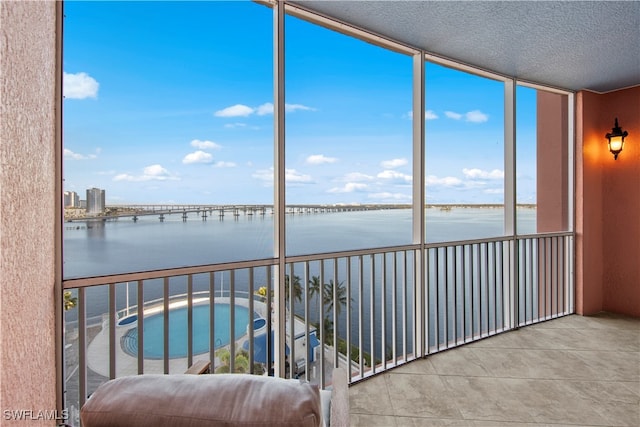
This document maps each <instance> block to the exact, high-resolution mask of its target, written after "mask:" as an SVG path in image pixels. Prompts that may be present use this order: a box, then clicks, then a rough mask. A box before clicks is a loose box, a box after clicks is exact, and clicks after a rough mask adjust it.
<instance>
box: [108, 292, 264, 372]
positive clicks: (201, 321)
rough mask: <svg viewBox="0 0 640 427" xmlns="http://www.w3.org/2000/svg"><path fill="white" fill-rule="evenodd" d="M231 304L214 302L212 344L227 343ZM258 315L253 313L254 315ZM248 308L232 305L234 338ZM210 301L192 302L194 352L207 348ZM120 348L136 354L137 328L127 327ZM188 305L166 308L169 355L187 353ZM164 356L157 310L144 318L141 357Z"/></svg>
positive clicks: (243, 328)
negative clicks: (142, 355) (142, 353)
mask: <svg viewBox="0 0 640 427" xmlns="http://www.w3.org/2000/svg"><path fill="white" fill-rule="evenodd" d="M229 314H230V305H229V304H223V303H215V304H214V320H215V326H214V327H215V330H214V339H215V345H214V348H216V349H217V348H220V347H223V346H225V345H227V344H229V342H230V340H229V335H230V334H229V333H230V327H229ZM257 317H259V315H257V314H254V318H257ZM248 324H249V309H248V308H247V307H243V306H238V305H236V306H235V324H234V337H235V339H236V340H237V339H238V338H240V337H242V336H243V335H245V334H246V332H247V325H248ZM209 325H210V322H209V304H208V303H207V304H198V305H195V306H193V354H201V353H206V352H208V351H209ZM120 342H121V344H122V349H123V350H124V351H125V353H127V354H129V355H131V356H137V354H138V328H137V327H134V328H131V329H129V330H128V331H127V332H126V333H125V335H124V336H123V337H122V339H121V341H120ZM187 345H188V342H187V307H180V308H175V309H171V310H169V358H170V359H175V358H180V357H187ZM163 357H164V314H163V313H158V314H153V315H151V316H147V317H145V318H144V358H145V359H162V358H163Z"/></svg>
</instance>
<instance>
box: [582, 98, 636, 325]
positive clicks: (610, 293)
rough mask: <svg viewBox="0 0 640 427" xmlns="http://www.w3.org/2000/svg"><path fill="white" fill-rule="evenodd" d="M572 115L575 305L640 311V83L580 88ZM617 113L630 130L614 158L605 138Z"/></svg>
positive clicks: (586, 308)
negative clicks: (601, 90) (612, 87)
mask: <svg viewBox="0 0 640 427" xmlns="http://www.w3.org/2000/svg"><path fill="white" fill-rule="evenodd" d="M576 115H577V117H578V123H577V126H576V137H577V139H576V140H577V144H578V147H579V148H581V149H582V150H581V152H582V156H578V162H577V163H578V164H577V168H576V178H577V203H576V209H577V223H576V225H577V232H578V239H577V250H578V257H577V265H576V267H577V270H576V273H577V276H576V284H577V301H576V302H577V310H578V312H579V313H582V314H591V313H595V312H598V311H600V310H606V311H613V312H616V313H624V314H629V315H633V316H640V220H639V219H638V218H639V214H638V213H639V212H640V87H635V88H631V89H625V90H619V91H615V92H611V93H607V94H602V95H600V94H594V93H591V92H580V93H578V103H577V108H576ZM616 117H617V118H618V120H619V123H620V125H621V127H622V128H623V129H624V130H627V131H628V132H629V137H628V138H627V143H626V144H625V147H624V151H623V152H622V153H621V154H620V155H619V156H618V160H614V159H613V155H612V154H611V153H610V152H609V151H608V148H607V144H606V139H605V137H604V135H605V134H606V133H607V132H611V128H612V127H613V125H614V119H615V118H616ZM578 152H579V153H580V150H578Z"/></svg>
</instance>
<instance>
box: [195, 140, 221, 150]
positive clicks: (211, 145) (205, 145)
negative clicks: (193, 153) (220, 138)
mask: <svg viewBox="0 0 640 427" xmlns="http://www.w3.org/2000/svg"><path fill="white" fill-rule="evenodd" d="M191 146H192V147H194V148H199V149H201V150H219V149H221V148H222V146H221V145H220V144H218V143H215V142H213V141H200V140H199V139H194V140H193V141H191Z"/></svg>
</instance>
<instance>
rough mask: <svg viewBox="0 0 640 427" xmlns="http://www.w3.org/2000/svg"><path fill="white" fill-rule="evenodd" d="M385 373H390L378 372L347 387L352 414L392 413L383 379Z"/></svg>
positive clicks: (390, 414) (385, 383)
mask: <svg viewBox="0 0 640 427" xmlns="http://www.w3.org/2000/svg"><path fill="white" fill-rule="evenodd" d="M387 375H390V374H388V373H387V374H379V375H377V376H375V377H373V378H369V379H368V380H365V381H361V382H359V383H357V384H355V385H352V386H351V387H349V406H350V411H351V413H352V414H363V415H389V416H392V415H393V414H394V412H393V406H391V400H390V399H389V390H388V388H387V382H386V381H385V377H386V376H387Z"/></svg>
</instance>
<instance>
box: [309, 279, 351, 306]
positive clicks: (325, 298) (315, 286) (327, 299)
mask: <svg viewBox="0 0 640 427" xmlns="http://www.w3.org/2000/svg"><path fill="white" fill-rule="evenodd" d="M334 287H335V288H336V293H337V295H336V297H337V300H338V306H337V307H336V314H338V315H340V311H342V306H345V305H347V299H348V295H347V288H346V287H345V286H344V280H343V281H342V282H340V283H338V284H337V285H335V286H334V283H333V280H329V283H325V284H324V286H322V289H321V288H320V277H318V276H313V277H311V280H309V298H313V297H314V296H315V295H322V305H323V307H327V311H326V312H327V313H329V312H330V311H331V310H333V288H334Z"/></svg>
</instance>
